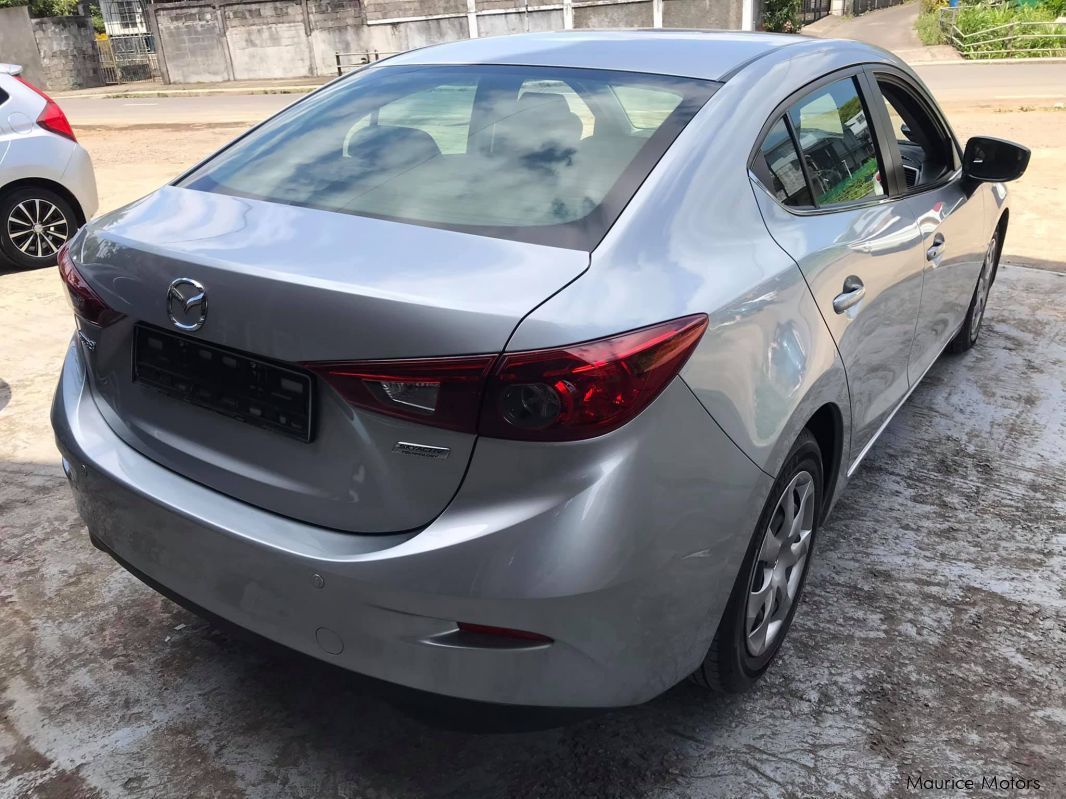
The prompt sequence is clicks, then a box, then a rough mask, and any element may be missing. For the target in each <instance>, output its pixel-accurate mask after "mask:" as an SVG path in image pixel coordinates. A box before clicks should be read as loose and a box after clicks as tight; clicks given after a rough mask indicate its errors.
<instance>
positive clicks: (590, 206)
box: [178, 65, 717, 250]
mask: <svg viewBox="0 0 1066 799" xmlns="http://www.w3.org/2000/svg"><path fill="white" fill-rule="evenodd" d="M716 87H717V84H714V83H710V82H707V81H698V80H690V79H685V78H673V77H666V76H659V75H644V74H640V73H633V72H613V71H603V70H592V69H563V68H555V67H513V66H489V65H473V66H395V67H389V66H384V65H383V66H379V67H373V68H371V69H367V70H364V71H362V72H359V73H357V74H354V75H352V76H351V77H348V78H345V79H343V80H340V81H338V82H336V83H335V84H332V85H330V86H328V87H326V88H325V89H322V90H321V91H319V92H316V93H315V94H313V95H311V96H309V97H308V98H307V99H305V100H303V101H301V102H300V103H298V104H296V105H295V106H293V107H292V108H290V109H288V110H286V111H284V112H283V113H281V114H279V115H278V116H277V117H275V118H274V119H272V120H270V121H268V122H266V123H265V124H264V125H262V126H260V127H259V128H257V129H256V130H254V131H252V132H251V133H249V134H248V135H246V136H244V137H243V138H241V139H239V140H237V141H236V142H235V143H234V144H232V145H231V146H229V147H228V148H226V149H225V150H223V151H222V152H221V153H219V154H218V155H216V156H214V157H213V158H211V159H210V160H209V161H207V162H206V163H205V164H203V165H202V166H200V167H199V168H197V169H196V170H194V171H193V172H191V173H190V174H189V175H187V176H186V177H184V178H183V179H182V180H181V181H179V183H178V185H180V186H183V187H185V188H189V189H196V190H199V191H211V192H220V193H225V194H232V195H237V196H241V197H251V198H255V199H259V200H267V201H270V202H277V203H285V204H288V205H298V206H305V207H310V208H319V209H323V210H327V211H337V212H342V213H349V214H357V215H360V216H370V217H376V218H381V219H392V220H398V221H403V222H410V223H413V224H419V225H428V226H431V227H441V228H447V229H451V230H460V231H465V232H470V233H477V234H481V235H487V236H496V237H500V238H509V239H516V240H520V241H531V242H536V243H541V244H548V245H552V246H558V247H569V248H572V249H582V250H591V249H592V248H593V247H595V245H596V244H597V243H598V242H599V240H600V239H601V238H603V235H604V234H605V233H606V232H607V230H608V228H609V227H610V225H611V224H612V223H613V222H614V220H615V218H616V217H617V216H618V214H619V213H621V211H622V209H623V208H624V207H625V204H626V203H627V202H628V201H629V199H630V198H631V197H632V196H633V193H634V192H635V191H636V190H637V188H638V187H639V186H640V184H641V182H642V181H643V180H644V178H645V177H647V174H648V172H650V171H651V169H652V167H654V166H655V164H656V162H657V161H658V160H659V158H660V156H662V154H663V153H664V152H665V151H666V148H667V147H669V146H670V143H671V142H672V141H673V140H674V138H675V137H676V136H677V134H678V133H679V132H680V131H681V129H682V128H683V127H684V126H685V124H686V123H687V122H688V121H689V120H690V119H691V118H692V116H693V115H694V114H695V113H696V112H697V111H698V110H699V109H700V107H701V106H702V105H703V104H704V103H705V102H706V101H707V98H708V97H710V96H711V94H712V93H713V91H714V89H715V88H716Z"/></svg>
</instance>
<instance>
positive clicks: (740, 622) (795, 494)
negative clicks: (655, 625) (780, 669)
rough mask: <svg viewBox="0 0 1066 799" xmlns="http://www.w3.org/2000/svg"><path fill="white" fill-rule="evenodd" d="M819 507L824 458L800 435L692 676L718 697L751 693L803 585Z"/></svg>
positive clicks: (787, 623)
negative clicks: (700, 661)
mask: <svg viewBox="0 0 1066 799" xmlns="http://www.w3.org/2000/svg"><path fill="white" fill-rule="evenodd" d="M821 503H822V455H821V451H820V450H819V448H818V443H817V441H816V440H815V438H814V436H813V435H811V434H810V432H808V431H807V430H804V431H803V433H802V434H801V435H800V437H799V439H797V441H796V443H795V444H794V445H793V447H792V450H791V452H789V455H788V457H787V458H786V459H785V464H784V466H782V467H781V472H780V474H779V475H778V477H777V480H776V481H775V482H774V486H773V489H772V490H771V491H770V496H769V498H768V499H767V501H766V505H765V506H764V507H763V511H762V514H761V515H760V516H759V522H758V524H757V525H756V527H755V533H754V535H753V536H752V539H751V542H750V544H749V545H748V551H747V554H746V555H745V557H744V562H743V565H742V566H741V569H740V574H739V575H737V579H736V582H735V583H734V584H733V591H732V593H731V594H730V597H729V602H728V604H727V605H726V610H725V613H724V614H723V615H722V620H721V622H720V623H719V625H718V632H717V633H715V637H714V641H712V643H711V647H710V649H709V650H708V652H707V656H706V658H704V661H703V664H702V665H701V666H700V668H698V669H697V670H696V671H695V673H694V674H693V675H692V679H693V681H694V682H696V683H697V684H699V685H702V686H704V687H705V688H709V689H711V690H714V691H719V692H722V693H740V692H741V691H745V690H747V689H748V688H750V687H751V686H752V685H753V684H754V683H755V681H756V680H758V679H759V677H761V676H762V675H763V674H764V673H765V672H766V670H767V669H768V668H769V667H770V663H771V662H773V659H774V657H775V656H776V655H777V653H778V651H779V650H780V648H781V643H782V641H784V638H785V634H786V633H787V632H788V629H789V627H790V626H791V625H792V618H793V616H795V614H796V606H797V605H798V604H799V600H800V596H801V595H802V593H803V584H804V581H805V580H806V577H807V567H808V565H809V563H810V559H811V554H812V548H813V546H814V537H815V534H816V533H817V531H818V523H819V515H820V514H819V508H820V507H821Z"/></svg>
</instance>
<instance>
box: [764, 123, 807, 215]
mask: <svg viewBox="0 0 1066 799" xmlns="http://www.w3.org/2000/svg"><path fill="white" fill-rule="evenodd" d="M752 166H753V169H754V171H755V174H756V175H757V176H758V178H759V180H760V181H761V182H762V184H763V185H764V186H766V188H767V189H769V190H770V193H771V194H773V195H774V196H775V197H776V198H777V199H778V201H779V202H781V203H782V204H784V205H790V206H793V207H802V206H810V205H811V204H812V203H811V192H810V190H809V189H808V188H807V181H806V179H805V178H804V177H803V168H802V167H801V166H800V159H799V153H797V152H796V145H795V143H793V141H792V136H791V134H790V133H789V132H788V127H787V126H786V125H785V120H784V119H779V120H777V122H776V123H775V124H774V126H773V127H772V128H770V132H769V133H767V134H766V139H765V140H763V143H762V147H761V148H760V149H759V154H758V155H757V156H756V157H755V162H754V163H753V164H752Z"/></svg>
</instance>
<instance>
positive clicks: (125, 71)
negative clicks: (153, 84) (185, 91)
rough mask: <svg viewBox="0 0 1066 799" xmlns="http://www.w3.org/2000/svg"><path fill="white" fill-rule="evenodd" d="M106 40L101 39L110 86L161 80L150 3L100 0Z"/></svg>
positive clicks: (104, 64)
mask: <svg viewBox="0 0 1066 799" xmlns="http://www.w3.org/2000/svg"><path fill="white" fill-rule="evenodd" d="M100 14H101V16H102V17H103V18H104V29H105V30H106V31H107V35H106V38H103V39H98V40H97V42H96V47H97V50H98V51H99V53H100V65H101V67H103V71H104V80H105V81H106V82H107V83H130V82H132V81H140V80H159V79H160V71H159V58H158V56H157V55H156V47H155V37H154V36H152V33H151V29H150V27H149V25H148V2H147V0H100Z"/></svg>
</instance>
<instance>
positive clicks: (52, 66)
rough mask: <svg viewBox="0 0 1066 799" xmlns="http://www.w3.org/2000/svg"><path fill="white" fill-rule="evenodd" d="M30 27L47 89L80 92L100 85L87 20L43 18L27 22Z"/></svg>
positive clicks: (96, 55) (101, 80)
mask: <svg viewBox="0 0 1066 799" xmlns="http://www.w3.org/2000/svg"><path fill="white" fill-rule="evenodd" d="M30 24H31V25H32V27H33V38H34V39H35V40H36V41H37V51H38V52H39V53H40V57H41V65H42V66H43V68H44V74H45V82H46V83H47V85H48V88H49V89H51V90H52V91H60V90H65V89H84V88H87V87H91V86H102V85H103V84H104V74H103V69H102V68H101V66H100V55H99V53H98V52H97V49H96V36H95V34H94V32H93V23H92V20H91V19H89V17H44V18H43V19H34V20H31V21H30Z"/></svg>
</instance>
